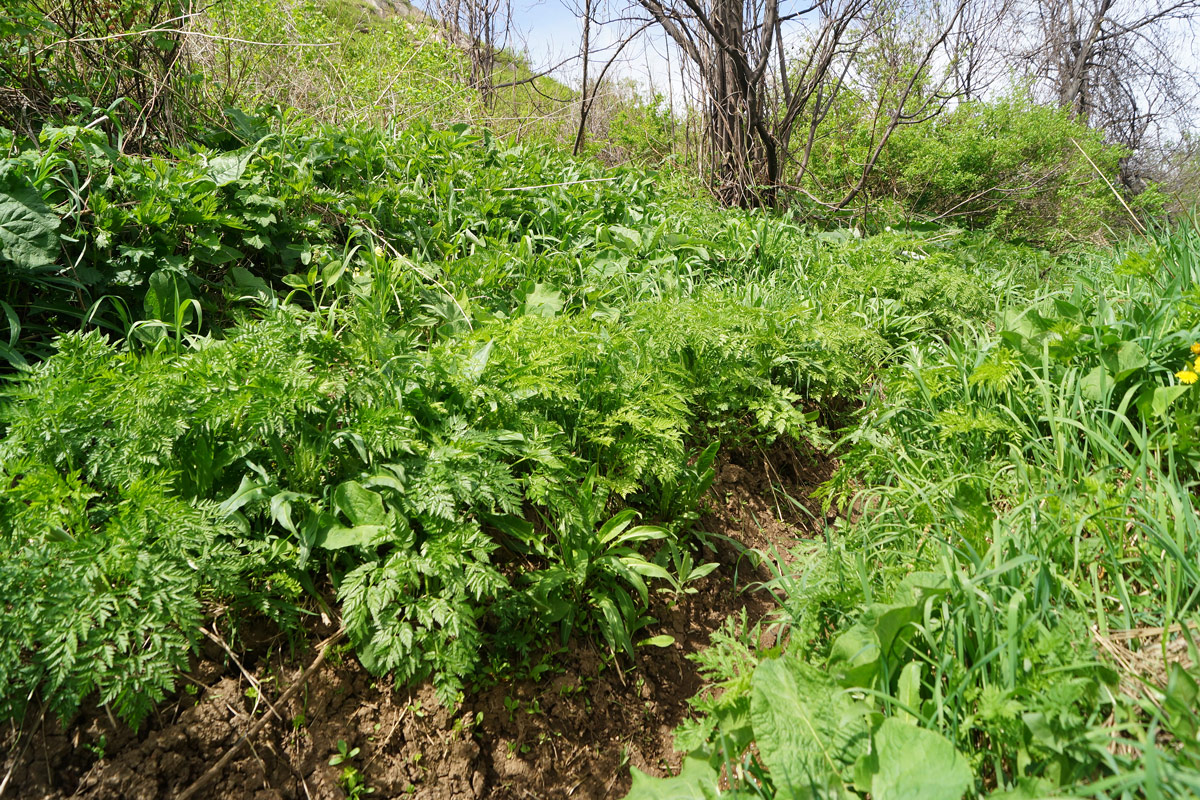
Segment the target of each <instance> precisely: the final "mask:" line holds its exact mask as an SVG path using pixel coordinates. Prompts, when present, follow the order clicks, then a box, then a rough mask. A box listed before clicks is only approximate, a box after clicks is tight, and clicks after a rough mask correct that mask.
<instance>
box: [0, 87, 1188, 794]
mask: <svg viewBox="0 0 1200 800" xmlns="http://www.w3.org/2000/svg"><path fill="white" fill-rule="evenodd" d="M87 122H88V120H87V119H86V118H81V119H80V120H79V123H80V124H78V125H67V126H63V127H49V126H48V127H46V128H44V129H43V130H42V133H41V136H40V138H39V139H38V140H37V141H31V140H28V139H24V138H19V137H16V136H11V135H10V136H8V137H7V138H6V139H5V146H6V157H5V158H4V160H3V161H0V189H2V193H0V288H2V289H3V292H2V294H0V297H2V298H3V300H0V312H2V314H0V334H2V335H0V356H3V359H4V362H5V363H6V364H7V367H8V371H7V373H6V374H5V377H4V379H3V380H4V386H3V390H2V391H3V395H2V400H0V532H2V533H0V598H4V600H3V602H4V603H5V605H4V611H5V613H4V614H3V615H0V642H2V643H3V644H2V645H0V698H3V713H4V715H5V716H14V717H20V716H21V714H22V713H23V712H24V709H25V707H26V706H27V705H28V704H29V703H30V702H31V701H33V700H34V699H35V698H36V699H37V700H38V701H45V702H46V703H47V704H48V708H49V709H50V710H51V711H52V712H53V713H54V714H56V715H57V716H59V717H60V718H62V719H68V718H69V717H70V716H71V715H72V714H73V713H74V712H75V711H76V710H77V709H78V708H79V707H80V706H81V705H82V704H85V703H89V702H98V703H100V704H102V705H107V706H110V707H112V708H113V709H114V710H115V711H116V712H117V713H119V714H120V715H121V716H122V717H123V718H124V719H126V720H127V721H129V722H131V723H133V724H136V723H137V722H139V721H140V720H141V719H143V718H144V717H145V715H146V714H147V713H148V712H149V711H150V710H151V709H152V708H153V707H154V704H155V703H156V702H157V701H159V700H160V699H162V698H163V697H165V696H166V695H167V693H169V692H171V691H172V690H173V688H174V686H175V682H176V679H177V675H178V671H179V670H181V669H184V668H186V664H187V658H188V654H189V652H190V651H191V650H192V649H193V648H194V647H195V646H196V642H197V635H198V632H199V627H200V625H201V624H202V623H207V622H211V621H212V620H213V618H214V617H217V618H219V619H220V621H221V623H222V624H223V625H226V626H229V628H230V629H231V633H233V632H235V631H236V626H237V623H238V621H239V620H245V619H259V618H261V617H262V616H263V615H265V616H267V617H269V618H271V619H273V620H275V621H276V623H277V624H278V625H280V626H281V627H282V628H283V629H284V630H287V631H290V632H293V633H296V634H299V633H301V632H302V631H303V629H304V626H305V622H306V620H307V619H308V618H309V617H310V616H311V615H315V614H318V613H324V614H327V615H332V616H333V617H335V618H337V619H339V620H340V621H341V623H342V624H343V625H344V626H345V628H346V630H347V632H348V634H349V637H350V640H351V642H352V644H353V646H354V648H355V652H356V654H357V656H358V658H359V659H360V660H361V661H362V663H363V664H364V665H365V666H366V667H367V668H368V669H369V670H370V671H371V672H372V673H374V674H377V675H381V676H383V675H387V676H390V677H391V678H392V679H393V680H394V681H395V682H397V683H398V684H409V683H412V682H415V681H420V680H425V679H429V680H432V682H433V683H434V685H435V686H436V687H437V689H438V690H439V693H440V695H441V697H442V698H443V700H446V701H448V702H453V701H454V700H455V699H456V698H458V697H461V695H462V693H463V692H466V691H470V690H471V688H472V687H473V686H476V685H479V684H481V683H486V682H488V681H491V680H495V679H499V678H501V677H503V676H506V675H511V674H514V673H521V672H526V671H533V667H534V663H535V661H536V660H538V659H540V658H542V657H543V656H544V652H545V649H546V644H547V642H554V641H558V642H562V643H566V642H568V641H569V640H570V638H571V637H572V636H574V637H586V638H590V639H592V640H594V641H596V642H599V643H601V644H602V645H603V646H604V647H605V648H606V649H607V650H608V651H609V653H610V657H611V658H613V659H616V660H618V661H619V662H628V660H629V659H630V657H631V656H632V655H633V654H634V652H635V651H636V650H637V648H639V647H654V646H661V645H664V644H667V643H669V641H670V637H668V636H665V635H663V634H657V635H656V630H655V621H654V620H653V619H651V618H650V616H649V608H650V606H651V602H650V601H651V597H652V595H654V594H657V593H665V594H667V595H668V596H673V595H676V594H678V593H681V592H685V591H687V590H688V588H689V584H690V583H691V582H693V581H695V580H697V579H698V578H700V577H702V576H704V575H706V574H708V573H709V572H710V571H711V570H712V569H713V565H712V564H711V563H709V555H708V551H707V550H706V544H708V541H707V539H706V534H703V533H702V532H699V531H697V530H696V529H695V527H694V523H695V521H696V520H697V519H698V513H699V509H700V507H701V503H702V498H703V497H704V495H705V493H706V492H707V490H708V487H709V485H710V483H711V481H712V479H713V465H714V463H715V459H716V458H717V456H718V449H719V448H721V447H727V448H728V447H733V446H738V447H757V448H762V449H763V450H764V452H765V451H766V449H767V448H768V447H769V446H770V445H771V444H772V443H773V442H774V441H775V440H776V439H779V438H785V439H787V440H789V441H791V442H797V443H800V444H802V445H803V447H805V448H808V449H809V450H810V451H812V450H832V451H833V452H834V453H836V454H837V455H838V456H839V457H840V458H841V461H842V467H841V469H840V470H839V472H838V473H837V475H835V477H834V478H833V480H831V481H830V482H829V483H828V484H827V485H826V486H825V487H823V489H822V496H823V497H824V498H825V499H826V501H827V502H828V503H830V504H831V505H833V506H836V507H837V508H839V509H841V510H843V511H846V510H848V509H854V510H853V513H851V514H849V515H847V517H846V518H845V519H843V521H842V522H840V523H839V525H838V526H837V527H834V528H831V529H830V530H829V531H828V532H827V536H826V537H825V540H824V541H823V542H819V543H818V544H816V545H810V546H809V547H808V548H807V549H805V550H802V551H801V552H800V553H799V554H798V556H799V559H798V560H797V561H796V562H795V564H794V566H793V567H792V568H790V569H787V570H784V569H782V568H781V570H780V574H779V576H778V578H777V579H776V580H775V581H773V582H772V583H771V584H770V585H769V586H768V587H767V588H769V589H771V590H772V591H774V592H775V593H776V594H777V595H778V597H779V598H780V600H781V604H782V611H781V612H780V615H779V617H778V618H777V619H776V620H774V621H773V624H778V625H780V626H781V628H782V629H783V630H784V632H785V633H786V636H785V637H784V638H783V641H784V642H785V643H786V646H784V647H780V648H776V649H774V650H772V651H767V652H759V651H758V650H757V649H756V647H755V646H754V645H752V644H751V642H756V641H758V639H757V637H755V636H754V635H753V633H752V632H751V631H747V630H746V629H745V625H744V624H739V622H738V621H737V620H732V621H730V622H729V623H728V624H727V625H726V627H725V628H723V629H722V630H721V631H720V632H719V633H718V634H717V635H716V636H715V637H714V646H713V647H712V648H710V649H709V650H707V651H705V652H704V653H702V654H701V655H700V657H699V658H700V660H701V667H702V669H703V670H704V672H705V674H706V675H708V676H709V677H710V678H711V682H712V685H711V687H709V688H708V689H706V691H705V692H704V693H702V694H701V695H700V696H699V697H697V699H696V700H695V705H696V708H697V711H698V714H697V719H696V720H695V721H693V722H691V723H689V724H688V725H686V726H685V727H684V728H683V729H681V731H680V734H679V739H678V744H679V746H680V747H681V748H682V749H685V750H689V751H691V752H692V755H691V756H689V758H688V760H687V761H685V769H684V772H683V773H682V774H681V775H680V776H677V777H675V778H671V779H669V782H667V783H654V782H652V781H650V780H649V779H646V778H645V777H644V776H641V775H635V781H634V788H633V793H634V796H663V793H666V792H669V791H678V792H683V793H686V792H691V793H692V794H691V795H686V796H716V795H717V794H718V793H719V792H718V789H717V787H718V785H725V786H727V787H729V788H728V790H721V792H723V793H725V794H731V793H741V794H742V795H750V796H797V797H852V796H861V795H865V794H869V795H870V796H871V797H872V798H895V797H918V796H919V797H931V798H938V797H948V798H950V797H961V796H963V795H964V794H967V793H970V794H972V795H973V796H982V795H988V794H993V795H995V796H997V797H1004V796H1007V797H1039V796H1046V795H1051V794H1065V793H1072V792H1073V793H1076V794H1079V793H1082V794H1084V795H1090V796H1109V797H1116V796H1131V797H1133V796H1151V795H1152V794H1153V791H1159V792H1160V796H1185V795H1186V792H1187V791H1189V789H1188V788H1187V787H1189V786H1190V785H1191V783H1189V782H1190V781H1192V780H1193V778H1192V776H1193V775H1194V774H1195V769H1194V761H1193V759H1194V758H1195V756H1196V754H1195V753H1194V752H1193V750H1194V745H1193V744H1192V742H1194V738H1195V737H1194V734H1195V724H1196V717H1195V716H1194V714H1195V699H1196V695H1197V690H1196V685H1195V682H1194V679H1193V678H1192V676H1191V674H1190V672H1189V671H1188V669H1187V666H1186V663H1184V662H1180V661H1179V659H1175V661H1174V662H1172V661H1171V659H1162V660H1160V661H1161V667H1162V668H1161V670H1160V671H1159V672H1157V673H1155V674H1147V675H1145V676H1143V678H1142V680H1144V684H1140V683H1139V682H1138V680H1139V679H1138V677H1137V676H1130V675H1125V676H1122V675H1121V674H1119V673H1118V671H1117V670H1116V669H1115V668H1114V666H1113V661H1112V659H1111V656H1110V654H1111V652H1113V650H1112V647H1107V648H1106V644H1105V643H1106V642H1107V643H1108V644H1109V645H1111V644H1112V643H1113V642H1122V643H1130V642H1132V644H1130V645H1129V646H1130V647H1132V648H1133V649H1134V650H1136V649H1137V647H1138V644H1137V639H1136V638H1134V639H1132V640H1131V639H1129V638H1128V637H1124V638H1122V636H1120V635H1116V634H1117V633H1118V632H1120V631H1126V630H1135V629H1139V628H1154V627H1164V626H1166V627H1168V628H1169V627H1170V626H1171V625H1175V624H1181V623H1182V624H1184V627H1183V628H1182V629H1181V630H1183V631H1190V630H1191V629H1190V628H1188V627H1186V624H1187V623H1188V622H1189V621H1190V620H1191V618H1192V617H1193V616H1194V609H1195V602H1196V600H1195V598H1196V596H1197V595H1198V594H1200V583H1198V582H1197V580H1196V577H1197V574H1196V567H1195V551H1196V547H1197V538H1196V531H1195V519H1196V518H1195V513H1194V510H1193V508H1192V501H1191V492H1192V490H1193V484H1194V478H1195V476H1196V474H1197V469H1198V468H1200V451H1198V450H1197V447H1198V446H1200V445H1198V444H1197V437H1196V425H1197V419H1200V407H1198V406H1197V405H1196V404H1197V402H1200V401H1198V399H1197V397H1198V396H1196V395H1195V394H1194V390H1192V389H1189V388H1188V385H1189V384H1187V383H1186V382H1185V381H1188V380H1192V379H1193V378H1194V377H1195V372H1200V368H1196V365H1195V363H1194V362H1195V360H1196V358H1197V357H1198V356H1197V355H1194V354H1193V353H1192V351H1191V346H1192V344H1193V343H1194V342H1196V341H1197V340H1198V339H1200V327H1198V326H1200V306H1198V302H1197V298H1196V294H1195V290H1194V285H1195V280H1196V277H1197V276H1196V275H1195V270H1196V264H1197V263H1198V262H1197V259H1196V250H1197V244H1196V242H1197V237H1196V235H1195V234H1194V233H1192V232H1191V231H1190V229H1186V230H1183V231H1180V232H1178V233H1176V234H1172V235H1168V234H1163V235H1161V236H1160V237H1159V239H1158V240H1157V241H1156V242H1155V243H1153V244H1145V243H1135V244H1132V245H1129V246H1127V247H1126V248H1125V249H1124V250H1123V251H1121V253H1120V254H1114V253H1112V252H1111V251H1108V252H1106V251H1097V250H1075V251H1070V252H1060V253H1057V254H1052V253H1048V252H1044V251H1039V250H1035V249H1031V248H1029V247H1026V246H1021V245H1014V244H1009V243H1005V242H1002V241H999V240H997V239H996V238H994V237H993V236H990V235H986V234H980V233H971V232H968V231H964V230H961V229H956V228H951V227H945V226H928V225H927V226H915V227H904V228H897V229H895V230H885V231H882V232H880V233H878V234H877V235H872V236H862V235H861V234H859V233H858V232H857V231H855V230H834V231H821V230H815V229H813V228H811V227H807V226H805V225H803V224H800V223H799V222H797V221H796V220H795V219H792V218H790V217H789V216H788V215H786V214H782V215H781V214H774V215H769V214H764V213H757V212H748V211H732V210H718V209H715V208H714V207H712V206H711V205H710V204H708V203H707V202H705V201H702V200H698V199H696V198H695V197H692V196H689V195H688V194H687V193H686V192H683V191H680V190H679V188H678V184H677V183H675V182H673V181H671V180H670V178H669V176H660V175H656V174H654V173H651V172H646V171H643V170H640V169H635V168H621V169H604V168H602V167H600V166H599V165H597V164H596V163H594V162H591V161H587V160H578V161H577V160H571V159H567V158H564V157H561V156H558V155H554V154H552V153H547V152H545V151H544V150H539V149H531V148H523V147H517V146H513V145H511V144H510V143H507V142H505V141H503V140H500V139H497V138H494V137H492V136H490V135H488V134H487V133H484V132H476V131H473V130H471V129H469V128H466V127H465V126H454V127H450V128H435V127H432V126H429V125H418V126H415V127H412V128H406V129H401V128H399V127H397V128H395V129H391V130H381V129H378V128H370V127H355V126H348V127H340V128H335V127H322V126H317V125H314V124H312V123H309V122H305V121H303V120H300V119H298V118H295V117H293V116H291V115H288V114H279V113H267V114H264V115H250V114H245V113H241V112H236V111H229V112H227V113H226V115H225V117H224V119H223V121H222V123H221V124H220V125H218V126H215V127H214V128H213V129H212V130H211V131H210V132H208V133H207V134H205V135H204V136H202V137H201V138H199V139H198V140H197V141H195V142H193V143H192V144H190V145H188V146H186V147H178V148H176V149H174V150H171V151H169V152H166V153H163V154H159V155H146V156H130V155H123V154H121V152H120V149H119V148H120V144H121V141H120V137H119V135H117V134H113V135H108V134H105V133H104V132H102V131H99V130H96V129H95V128H88V127H87V126H86V123H87ZM850 520H852V521H850ZM17 598H19V601H18V600H17ZM1172 630H1175V629H1172ZM1110 634H1113V635H1116V638H1112V639H1106V638H1105V637H1108V636H1110ZM1181 635H1182V634H1169V635H1168V636H1166V637H1164V638H1162V639H1161V641H1160V640H1154V644H1153V647H1158V648H1160V649H1162V650H1163V652H1167V651H1168V650H1169V651H1170V652H1171V653H1177V652H1179V651H1180V648H1181V645H1180V644H1178V643H1177V642H1176V639H1178V637H1179V636H1181ZM1173 636H1174V637H1175V639H1173V638H1172V637H1173ZM1142 638H1143V639H1146V637H1145V636H1143V637H1142ZM1184 638H1186V637H1184ZM1180 641H1182V640H1180ZM1147 642H1149V640H1147ZM1114 646H1115V645H1114ZM1122 646H1125V644H1122ZM1145 646H1146V647H1148V648H1149V647H1151V644H1146V645H1145ZM1189 646H1190V645H1189ZM1184 649H1186V648H1184ZM1175 662H1178V663H1175ZM1172 663H1175V666H1172V665H1171V664H1172ZM1139 685H1144V686H1145V688H1146V691H1145V692H1141V693H1139V692H1137V691H1134V689H1133V688H1131V687H1136V686H1139ZM914 754H916V755H914ZM916 764H929V765H935V766H931V767H927V768H923V769H921V770H916V768H915V766H914V765H916ZM931 770H932V771H933V772H936V774H937V775H938V776H940V777H939V782H938V785H937V786H933V784H931V783H929V780H930V778H929V776H930V774H931ZM722 775H723V777H721V776H722ZM922 781H923V783H921V782H922ZM721 782H723V784H722V783H721ZM914 782H917V783H914ZM914 786H918V787H919V789H914V788H913V787H914ZM913 792H918V793H916V794H914V793H913ZM922 792H923V793H922ZM1004 792H1009V794H1007V795H1005V794H1004Z"/></svg>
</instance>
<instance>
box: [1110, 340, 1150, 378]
mask: <svg viewBox="0 0 1200 800" xmlns="http://www.w3.org/2000/svg"><path fill="white" fill-rule="evenodd" d="M1100 361H1101V362H1103V364H1104V366H1105V367H1107V368H1108V371H1109V373H1111V374H1112V376H1113V378H1114V379H1116V380H1118V381H1121V380H1124V379H1125V378H1127V377H1129V376H1130V375H1132V374H1133V373H1135V372H1137V371H1138V370H1139V369H1141V368H1142V367H1144V366H1146V365H1147V364H1149V363H1150V359H1148V358H1146V353H1145V352H1144V351H1143V350H1142V347H1141V345H1139V344H1138V343H1137V342H1121V344H1120V345H1118V346H1117V348H1116V349H1115V350H1111V351H1109V352H1107V353H1104V354H1103V355H1102V356H1100Z"/></svg>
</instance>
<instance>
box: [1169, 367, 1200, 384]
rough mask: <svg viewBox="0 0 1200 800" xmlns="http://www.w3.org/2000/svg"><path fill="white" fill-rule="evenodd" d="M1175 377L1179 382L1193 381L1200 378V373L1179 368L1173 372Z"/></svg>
mask: <svg viewBox="0 0 1200 800" xmlns="http://www.w3.org/2000/svg"><path fill="white" fill-rule="evenodd" d="M1175 377H1176V378H1179V382H1180V383H1189V384H1190V383H1195V382H1196V381H1197V380H1200V374H1197V373H1195V372H1193V371H1192V370H1190V369H1185V370H1181V371H1179V372H1176V373H1175Z"/></svg>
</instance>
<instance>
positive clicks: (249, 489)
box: [217, 475, 268, 515]
mask: <svg viewBox="0 0 1200 800" xmlns="http://www.w3.org/2000/svg"><path fill="white" fill-rule="evenodd" d="M267 494H268V492H267V488H266V484H265V483H264V482H262V481H261V480H256V479H254V478H251V477H250V476H249V475H243V476H242V482H241V483H240V484H239V485H238V488H237V491H235V492H234V493H233V494H232V495H231V496H230V497H229V498H228V499H227V500H225V502H223V503H221V505H219V506H217V510H218V511H220V513H222V514H226V515H228V514H232V513H233V512H235V511H238V510H240V509H241V508H242V507H243V506H246V505H248V504H250V503H253V502H255V501H258V500H262V499H264V498H266V497H267Z"/></svg>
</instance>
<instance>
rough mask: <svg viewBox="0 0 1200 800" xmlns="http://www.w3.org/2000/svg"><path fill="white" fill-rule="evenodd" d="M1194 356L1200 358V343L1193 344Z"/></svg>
mask: <svg viewBox="0 0 1200 800" xmlns="http://www.w3.org/2000/svg"><path fill="white" fill-rule="evenodd" d="M1192 355H1194V356H1200V342H1193V343H1192Z"/></svg>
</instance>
